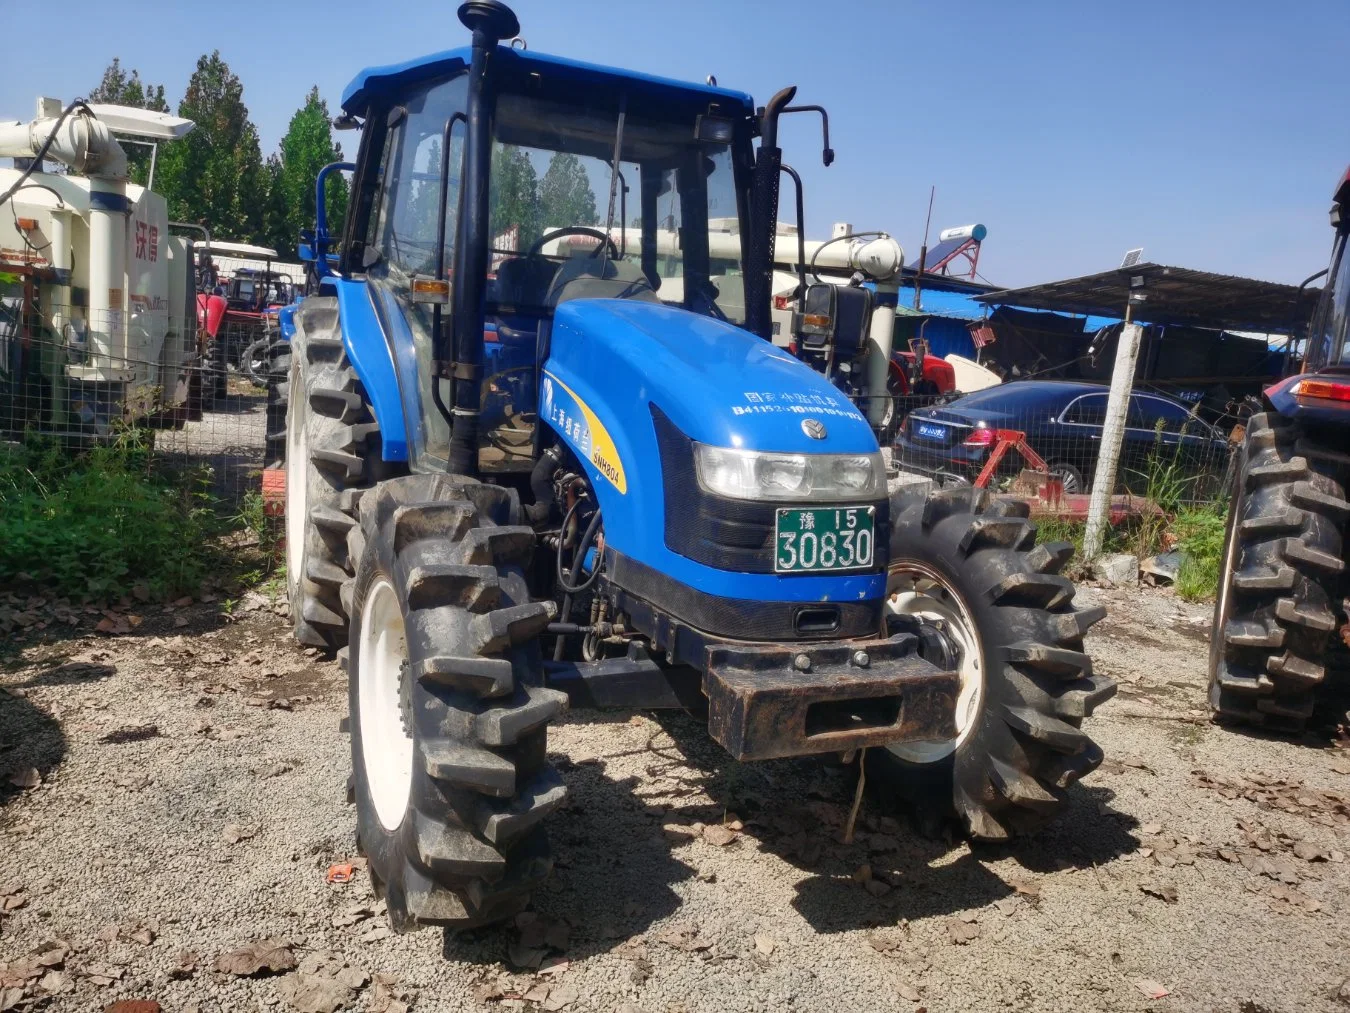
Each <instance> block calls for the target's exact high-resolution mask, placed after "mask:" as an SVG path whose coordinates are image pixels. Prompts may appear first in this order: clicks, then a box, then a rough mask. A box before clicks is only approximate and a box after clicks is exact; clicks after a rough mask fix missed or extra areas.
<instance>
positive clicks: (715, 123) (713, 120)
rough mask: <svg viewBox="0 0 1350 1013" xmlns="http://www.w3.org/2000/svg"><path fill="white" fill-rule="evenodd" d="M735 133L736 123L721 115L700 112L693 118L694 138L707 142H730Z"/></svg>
mask: <svg viewBox="0 0 1350 1013" xmlns="http://www.w3.org/2000/svg"><path fill="white" fill-rule="evenodd" d="M735 135H736V124H735V122H733V121H732V120H729V119H726V118H725V117H722V116H708V115H707V114H706V113H704V114H700V115H699V116H698V118H697V119H695V120H694V138H695V139H696V140H700V141H704V142H705V143H708V144H730V143H731V140H732V138H733V137H734V136H735Z"/></svg>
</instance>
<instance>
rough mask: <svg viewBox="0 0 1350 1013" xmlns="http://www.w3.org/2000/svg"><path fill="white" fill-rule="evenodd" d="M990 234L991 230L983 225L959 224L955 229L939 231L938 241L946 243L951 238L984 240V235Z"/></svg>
mask: <svg viewBox="0 0 1350 1013" xmlns="http://www.w3.org/2000/svg"><path fill="white" fill-rule="evenodd" d="M987 235H989V230H988V229H986V228H985V227H984V226H983V225H958V226H957V227H956V228H954V229H943V230H942V231H941V232H939V233H938V242H940V243H945V242H947V240H949V239H973V240H975V242H977V243H979V242H983V240H984V237H985V236H987Z"/></svg>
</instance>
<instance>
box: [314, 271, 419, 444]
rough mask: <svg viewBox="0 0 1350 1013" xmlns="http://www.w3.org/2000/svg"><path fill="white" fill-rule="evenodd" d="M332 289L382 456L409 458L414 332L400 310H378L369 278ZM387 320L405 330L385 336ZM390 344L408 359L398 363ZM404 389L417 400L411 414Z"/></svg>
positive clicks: (338, 283)
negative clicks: (335, 295)
mask: <svg viewBox="0 0 1350 1013" xmlns="http://www.w3.org/2000/svg"><path fill="white" fill-rule="evenodd" d="M333 288H334V289H335V290H336V294H337V301H338V320H339V321H340V326H341V328H342V345H343V347H344V348H345V349H346V350H347V358H348V359H349V360H350V361H351V364H352V368H353V369H354V370H356V376H357V379H359V380H360V381H361V386H362V387H363V388H364V390H365V394H366V400H367V401H368V402H369V404H370V411H371V414H372V415H374V416H375V421H376V422H377V423H378V424H379V427H380V456H381V457H382V458H383V459H384V460H386V461H406V460H408V424H407V419H408V418H409V417H411V418H416V417H417V414H416V412H417V402H416V400H415V399H416V397H417V393H416V392H417V390H418V387H417V361H416V353H415V351H414V348H413V339H412V332H411V331H410V330H409V329H408V324H407V321H406V320H404V319H403V314H402V313H397V312H395V313H392V314H390V313H386V314H381V313H377V312H376V309H375V305H374V303H373V302H372V300H373V299H375V298H377V296H376V295H375V292H374V290H373V289H372V288H371V287H370V286H369V285H368V284H366V283H365V282H359V281H348V280H346V279H337V280H335V281H334V282H333ZM386 320H388V321H390V324H389V326H391V327H394V328H398V329H399V330H400V331H401V332H402V333H396V334H393V335H386V334H385V323H384V321H386ZM391 347H392V348H397V349H399V355H400V359H406V360H407V361H399V362H396V361H395V358H394V353H393V352H391V351H390V349H391ZM401 378H402V379H403V381H404V383H403V386H402V387H401V386H400V382H399V381H400V379H401ZM405 388H406V389H407V390H409V391H410V392H412V393H411V396H412V398H413V399H414V400H413V402H412V403H411V404H409V405H408V406H407V410H408V415H407V416H405V414H404V404H403V396H402V389H405Z"/></svg>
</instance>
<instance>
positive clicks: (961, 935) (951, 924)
mask: <svg viewBox="0 0 1350 1013" xmlns="http://www.w3.org/2000/svg"><path fill="white" fill-rule="evenodd" d="M947 935H948V936H949V937H950V938H951V941H952V942H953V943H955V944H956V945H957V946H965V945H967V944H968V943H970V942H972V941H973V940H975V939H978V938H979V937H980V926H979V925H978V924H976V923H975V922H967V921H962V920H961V919H960V918H951V919H949V920H948V921H947Z"/></svg>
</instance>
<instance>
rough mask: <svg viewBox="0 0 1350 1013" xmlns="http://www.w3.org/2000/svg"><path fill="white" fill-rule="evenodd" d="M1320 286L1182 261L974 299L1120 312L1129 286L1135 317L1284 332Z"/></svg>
mask: <svg viewBox="0 0 1350 1013" xmlns="http://www.w3.org/2000/svg"><path fill="white" fill-rule="evenodd" d="M1320 292H1321V289H1318V288H1304V289H1300V288H1299V287H1298V286H1297V285H1284V284H1279V283H1276V282H1272V281H1257V280H1256V279H1254V278H1237V277H1234V276H1232V275H1226V274H1211V273H1210V272H1208V271H1195V270H1192V269H1190V268H1187V267H1169V266H1167V265H1165V264H1136V265H1135V266H1134V267H1129V268H1117V269H1115V270H1111V271H1102V272H1101V273H1100V274H1089V275H1084V276H1083V277H1081V278H1069V279H1066V280H1064V281H1051V282H1046V283H1044V284H1041V285H1028V286H1026V287H1025V288H1014V289H1004V290H1002V291H998V292H990V293H988V294H986V295H981V296H977V297H976V298H977V299H978V301H980V302H983V303H989V304H1000V305H1006V306H1020V307H1024V308H1026V309H1037V310H1054V311H1056V312H1059V313H1082V314H1086V315H1088V316H1102V317H1112V318H1115V319H1119V318H1121V317H1122V316H1124V314H1125V307H1126V305H1127V303H1128V301H1129V298H1130V295H1131V293H1136V294H1142V295H1143V297H1144V298H1143V300H1142V301H1139V302H1136V303H1135V307H1134V313H1133V318H1134V319H1135V320H1139V321H1143V322H1147V323H1152V324H1184V325H1188V326H1192V327H1208V328H1213V329H1215V330H1238V331H1260V332H1262V333H1267V334H1269V333H1277V334H1289V333H1297V332H1300V331H1302V330H1303V329H1304V328H1305V327H1306V326H1307V324H1308V321H1309V319H1311V317H1312V312H1313V309H1314V307H1316V305H1317V297H1318V295H1319V294H1320Z"/></svg>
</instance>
